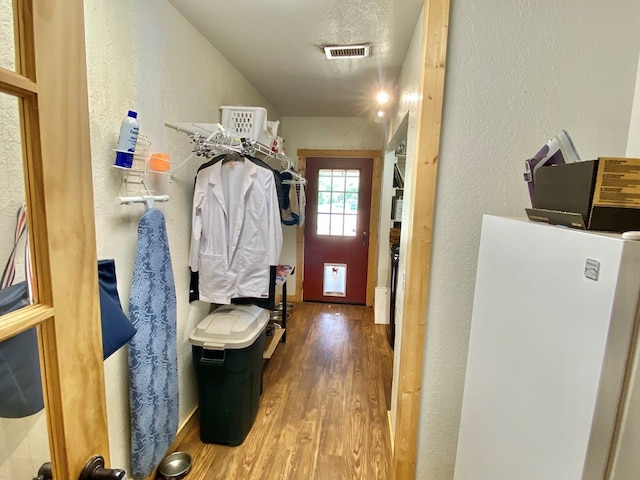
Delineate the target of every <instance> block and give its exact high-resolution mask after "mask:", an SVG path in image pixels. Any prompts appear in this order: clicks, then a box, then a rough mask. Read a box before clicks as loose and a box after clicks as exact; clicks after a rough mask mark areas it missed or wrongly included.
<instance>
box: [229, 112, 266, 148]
mask: <svg viewBox="0 0 640 480" xmlns="http://www.w3.org/2000/svg"><path fill="white" fill-rule="evenodd" d="M220 110H221V111H222V119H221V122H222V126H223V127H225V128H228V129H229V130H232V131H234V132H235V133H237V134H238V135H240V136H241V137H243V138H248V139H250V140H255V141H257V140H258V139H259V138H260V134H261V133H262V132H265V131H266V130H267V109H266V108H262V107H236V106H224V107H220Z"/></svg>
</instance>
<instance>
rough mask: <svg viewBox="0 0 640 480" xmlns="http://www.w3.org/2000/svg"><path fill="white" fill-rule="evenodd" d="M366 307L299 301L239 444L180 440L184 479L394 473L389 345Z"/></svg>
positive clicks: (368, 479)
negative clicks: (188, 460)
mask: <svg viewBox="0 0 640 480" xmlns="http://www.w3.org/2000/svg"><path fill="white" fill-rule="evenodd" d="M385 328H386V326H385V325H375V324H374V323H373V311H372V309H371V308H367V307H360V306H352V305H335V304H331V305H330V304H320V303H298V304H296V306H295V309H294V310H293V311H292V316H291V318H290V319H289V321H288V323H287V343H285V344H280V345H279V347H278V349H277V350H276V352H275V354H274V355H273V358H272V359H271V360H269V362H268V363H267V364H266V366H265V368H264V377H263V383H264V386H263V393H262V396H261V398H260V410H259V411H258V415H257V418H256V421H255V424H254V425H253V428H252V429H251V431H250V432H249V434H248V436H247V438H246V439H245V441H244V443H243V444H242V445H240V446H238V447H227V446H222V445H213V444H202V443H201V442H200V440H199V429H198V427H197V426H196V428H194V429H193V430H192V431H191V432H189V433H188V434H187V436H186V438H185V440H184V441H183V442H182V444H181V445H180V447H179V450H181V451H186V452H188V453H189V454H190V455H191V456H192V458H193V467H192V470H191V473H189V479H190V480H205V479H206V480H216V479H243V480H275V479H278V480H313V479H316V480H321V479H322V480H325V479H332V480H334V479H335V480H338V479H344V480H356V479H363V480H373V479H384V480H387V479H389V478H391V465H390V463H391V448H390V439H389V428H388V420H387V410H389V408H390V393H391V376H392V361H393V352H392V350H391V348H390V347H389V343H388V341H387V337H386V330H385Z"/></svg>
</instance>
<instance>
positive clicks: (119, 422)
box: [85, 0, 279, 469]
mask: <svg viewBox="0 0 640 480" xmlns="http://www.w3.org/2000/svg"><path fill="white" fill-rule="evenodd" d="M85 23H86V37H87V41H86V45H87V69H88V86H89V108H90V122H91V149H92V156H93V173H94V197H95V209H96V231H97V243H98V257H99V258H114V259H115V260H116V267H117V273H118V287H119V292H120V296H121V298H122V299H123V303H124V306H125V309H126V308H127V306H128V298H129V289H130V284H131V276H132V272H133V262H134V258H135V248H136V240H137V225H138V220H139V218H140V215H141V214H142V213H143V211H144V207H143V206H142V205H130V206H120V205H116V203H115V202H114V197H115V196H116V195H117V194H118V190H119V188H120V181H121V179H120V172H119V171H117V170H116V169H114V168H112V167H111V165H112V163H113V159H114V157H113V155H114V153H113V151H112V149H113V148H115V145H116V142H117V136H118V131H119V128H120V127H119V126H120V121H121V120H122V118H123V117H124V116H125V115H126V113H127V110H128V109H133V110H136V111H137V112H138V114H139V116H138V119H139V122H140V131H141V132H142V133H145V134H147V135H148V136H149V137H150V139H151V141H152V144H153V145H152V150H153V151H166V152H168V153H169V154H170V155H171V159H172V161H174V162H175V164H178V163H181V161H182V159H183V158H185V157H186V156H187V155H188V153H189V152H190V143H189V141H188V138H187V137H186V136H185V135H184V134H181V133H178V132H175V131H173V130H169V129H168V128H166V127H164V122H218V121H219V120H220V111H219V108H218V107H219V106H220V105H254V106H264V107H267V108H268V110H269V118H270V119H277V118H278V117H279V115H278V112H276V111H275V110H274V109H273V108H272V107H271V105H269V103H268V102H267V101H266V100H265V99H264V98H263V97H262V96H261V95H260V94H259V93H258V92H257V91H256V90H255V88H253V87H252V86H251V85H250V84H249V83H248V82H247V81H246V80H245V79H244V78H243V77H242V76H241V75H240V74H239V73H238V71H237V70H236V69H235V68H234V67H233V66H232V65H231V64H230V63H229V62H228V61H227V60H226V59H225V58H223V57H222V55H221V54H220V53H219V52H218V51H217V50H216V49H215V48H214V47H212V46H211V44H209V43H208V41H207V40H205V38H204V37H203V36H202V35H200V34H199V33H198V32H197V31H196V30H195V29H194V28H193V27H192V26H191V24H189V23H188V22H187V21H186V20H185V19H184V18H183V17H182V16H181V15H180V14H179V13H178V12H177V11H176V10H175V9H174V8H173V6H171V5H170V4H169V3H168V2H166V1H160V2H158V1H157V0H135V1H133V0H115V1H111V2H103V1H100V0H89V1H87V2H85ZM200 163H203V161H202V160H194V161H193V162H191V164H189V165H188V166H187V167H185V168H184V169H183V170H181V171H180V172H178V174H177V175H176V178H175V181H174V182H173V183H169V182H168V178H167V177H160V178H157V177H156V178H153V177H150V178H148V181H149V184H150V185H153V186H155V187H157V191H158V193H167V194H168V195H169V196H170V201H169V202H168V203H162V204H156V206H157V207H158V208H159V209H161V210H162V211H163V212H164V214H165V217H166V222H167V231H168V236H169V244H170V248H171V256H172V264H173V271H174V276H175V281H176V290H177V302H178V331H177V333H178V358H179V385H180V419H181V421H182V420H183V419H184V418H185V417H186V415H187V414H188V413H189V412H190V411H191V410H192V409H193V408H194V406H195V405H196V404H197V391H196V387H195V379H194V375H193V369H192V366H191V357H190V356H191V347H190V345H189V343H188V334H189V333H190V331H191V330H192V329H193V328H194V327H195V325H196V324H197V322H198V321H199V320H200V319H201V318H202V317H203V316H204V315H205V314H206V312H207V311H208V307H209V305H208V304H203V303H200V302H196V303H194V304H189V303H188V285H189V271H188V267H187V255H188V248H189V235H190V225H191V200H192V193H193V179H194V177H195V172H196V169H197V167H198V166H199V164H200ZM175 164H174V166H175ZM105 375H106V386H107V401H108V414H109V438H110V443H111V460H112V464H113V465H114V466H117V467H121V468H122V467H124V468H127V469H128V468H129V464H130V455H129V452H130V440H129V438H130V433H129V420H128V419H129V400H128V382H127V378H128V368H127V352H126V349H121V350H120V351H118V352H117V353H116V354H114V355H113V356H112V357H110V358H109V359H108V360H107V361H106V362H105Z"/></svg>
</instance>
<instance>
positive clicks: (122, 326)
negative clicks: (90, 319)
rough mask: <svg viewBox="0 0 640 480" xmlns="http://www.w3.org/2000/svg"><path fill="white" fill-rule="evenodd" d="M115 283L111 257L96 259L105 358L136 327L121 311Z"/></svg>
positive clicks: (119, 345)
mask: <svg viewBox="0 0 640 480" xmlns="http://www.w3.org/2000/svg"><path fill="white" fill-rule="evenodd" d="M117 285H118V283H117V278H116V264H115V262H114V261H113V260H112V259H109V260H98V291H99V293H100V318H101V319H102V322H101V325H102V352H103V357H104V359H105V360H106V359H107V358H109V357H110V356H111V355H112V354H113V353H115V352H116V350H118V349H119V348H120V347H122V346H124V345H125V344H126V343H127V342H128V341H129V340H131V337H133V336H134V335H135V333H136V329H135V328H134V327H133V325H132V324H131V322H130V321H129V318H127V315H126V314H125V313H124V312H123V311H122V304H121V303H120V296H119V295H118V288H117Z"/></svg>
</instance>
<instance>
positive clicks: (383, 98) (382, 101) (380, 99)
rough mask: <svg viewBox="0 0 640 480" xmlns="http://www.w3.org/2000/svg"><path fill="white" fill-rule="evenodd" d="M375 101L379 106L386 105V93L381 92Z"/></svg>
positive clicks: (387, 97)
mask: <svg viewBox="0 0 640 480" xmlns="http://www.w3.org/2000/svg"><path fill="white" fill-rule="evenodd" d="M376 100H377V101H378V103H379V104H380V105H384V104H385V103H387V102H388V101H389V94H388V93H387V92H385V91H381V92H379V93H378V95H377V96H376Z"/></svg>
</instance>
